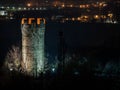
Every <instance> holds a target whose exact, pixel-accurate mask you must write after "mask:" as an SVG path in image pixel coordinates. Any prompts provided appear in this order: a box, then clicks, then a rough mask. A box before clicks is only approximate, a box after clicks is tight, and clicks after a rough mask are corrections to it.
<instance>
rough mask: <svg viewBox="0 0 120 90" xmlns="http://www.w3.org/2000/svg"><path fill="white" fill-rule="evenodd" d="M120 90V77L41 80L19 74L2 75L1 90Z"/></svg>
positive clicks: (48, 76)
mask: <svg viewBox="0 0 120 90" xmlns="http://www.w3.org/2000/svg"><path fill="white" fill-rule="evenodd" d="M3 89H4V90H5V89H10V90H13V89H15V90H18V89H20V90H23V89H27V90H29V89H33V90H46V89H49V90H64V89H66V90H69V89H70V90H76V89H77V90H88V89H90V90H120V79H119V77H106V76H104V77H95V76H94V77H93V76H90V75H84V76H80V75H57V74H47V75H44V76H40V77H39V78H33V77H29V76H24V75H21V74H18V73H10V72H9V73H7V75H6V74H5V73H4V74H3V73H1V76H0V90H3Z"/></svg>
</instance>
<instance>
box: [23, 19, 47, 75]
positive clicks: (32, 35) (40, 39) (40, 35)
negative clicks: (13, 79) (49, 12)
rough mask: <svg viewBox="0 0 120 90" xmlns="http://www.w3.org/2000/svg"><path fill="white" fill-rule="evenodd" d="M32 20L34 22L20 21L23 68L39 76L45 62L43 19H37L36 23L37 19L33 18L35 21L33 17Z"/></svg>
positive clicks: (28, 72) (30, 73)
mask: <svg viewBox="0 0 120 90" xmlns="http://www.w3.org/2000/svg"><path fill="white" fill-rule="evenodd" d="M27 20H28V19H26V21H27ZM30 20H31V19H30ZM32 20H33V21H34V22H32V21H30V23H29V22H23V21H22V25H21V29H22V60H23V68H24V70H25V72H26V73H27V74H29V75H33V76H39V74H40V73H41V72H43V71H44V63H45V62H44V59H45V57H44V56H45V51H44V41H45V40H44V39H45V21H44V20H41V19H39V20H40V21H39V23H38V20H36V19H35V20H36V21H37V22H35V20H34V18H32ZM24 21H25V19H24Z"/></svg>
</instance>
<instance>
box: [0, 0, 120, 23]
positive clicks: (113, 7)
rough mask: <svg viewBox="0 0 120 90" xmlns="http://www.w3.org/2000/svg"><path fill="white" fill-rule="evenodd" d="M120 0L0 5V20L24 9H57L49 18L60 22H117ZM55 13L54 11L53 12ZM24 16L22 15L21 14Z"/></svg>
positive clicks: (56, 0)
mask: <svg viewBox="0 0 120 90" xmlns="http://www.w3.org/2000/svg"><path fill="white" fill-rule="evenodd" d="M119 8H120V1H119V0H116V1H114V2H111V1H110V0H89V1H88V0H84V1H77V2H75V1H71V0H70V1H65V0H64V1H59V0H55V1H48V0H45V1H44V0H42V1H38V2H37V3H36V2H32V1H29V2H26V3H23V4H21V3H20V4H15V3H13V4H2V5H0V20H7V19H15V17H14V16H15V12H23V11H24V12H25V11H49V10H52V11H57V14H55V15H52V16H51V17H50V20H52V21H56V20H59V21H60V22H62V23H64V22H68V21H77V22H96V23H113V24H116V23H119V22H120V16H119V15H120V13H119ZM55 13H56V12H55ZM23 17H24V15H23Z"/></svg>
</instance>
